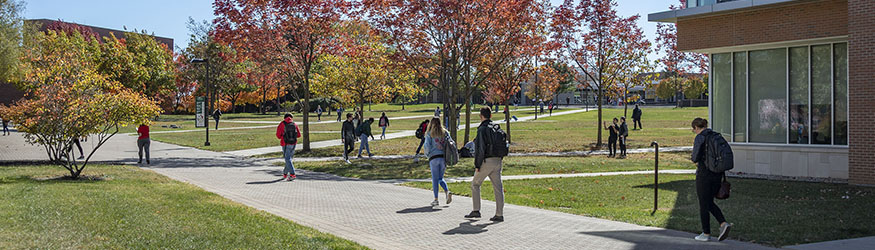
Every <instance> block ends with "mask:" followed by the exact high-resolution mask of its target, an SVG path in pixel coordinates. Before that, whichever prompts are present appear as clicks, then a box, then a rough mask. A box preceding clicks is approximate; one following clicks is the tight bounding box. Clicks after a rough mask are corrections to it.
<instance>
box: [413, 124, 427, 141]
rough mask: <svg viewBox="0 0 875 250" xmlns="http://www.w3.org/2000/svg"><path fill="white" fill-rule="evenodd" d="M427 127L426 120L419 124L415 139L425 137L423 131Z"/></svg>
mask: <svg viewBox="0 0 875 250" xmlns="http://www.w3.org/2000/svg"><path fill="white" fill-rule="evenodd" d="M427 126H428V120H425V121H423V122H422V123H420V124H419V128H417V129H416V139H422V137H423V136H424V135H425V130H426V128H427Z"/></svg>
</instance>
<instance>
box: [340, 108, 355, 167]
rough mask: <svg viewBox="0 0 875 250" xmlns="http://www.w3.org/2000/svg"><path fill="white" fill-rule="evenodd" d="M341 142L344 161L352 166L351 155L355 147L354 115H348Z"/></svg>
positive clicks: (342, 129) (341, 132)
mask: <svg viewBox="0 0 875 250" xmlns="http://www.w3.org/2000/svg"><path fill="white" fill-rule="evenodd" d="M340 141H341V142H343V160H344V161H346V163H347V164H350V162H349V153H352V151H353V150H354V147H355V125H353V123H352V114H346V121H344V122H343V125H342V126H341V129H340Z"/></svg>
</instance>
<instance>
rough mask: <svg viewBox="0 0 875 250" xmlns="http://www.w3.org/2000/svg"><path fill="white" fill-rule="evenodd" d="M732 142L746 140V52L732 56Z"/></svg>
mask: <svg viewBox="0 0 875 250" xmlns="http://www.w3.org/2000/svg"><path fill="white" fill-rule="evenodd" d="M732 64H733V69H732V82H733V87H732V90H733V99H734V100H733V102H734V104H733V110H734V111H735V114H734V115H733V122H732V123H733V124H732V128H733V129H734V130H733V133H734V135H733V141H735V142H746V141H747V138H746V137H745V135H746V134H747V107H746V106H745V105H747V52H736V53H735V54H734V55H733V60H732Z"/></svg>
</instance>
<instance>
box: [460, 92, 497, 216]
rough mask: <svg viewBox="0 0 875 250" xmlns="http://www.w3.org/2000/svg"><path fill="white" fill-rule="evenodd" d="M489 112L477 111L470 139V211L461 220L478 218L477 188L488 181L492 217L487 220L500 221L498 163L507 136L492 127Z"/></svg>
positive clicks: (484, 109) (493, 125) (485, 108)
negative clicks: (474, 132)
mask: <svg viewBox="0 0 875 250" xmlns="http://www.w3.org/2000/svg"><path fill="white" fill-rule="evenodd" d="M490 118H492V111H491V110H489V108H488V107H483V108H481V109H480V121H481V123H480V126H478V127H477V137H475V138H474V167H475V168H476V169H475V171H474V180H472V181H471V198H472V199H473V201H474V202H473V203H474V209H473V211H471V213H469V214H468V215H465V218H480V185H482V184H483V181H484V180H486V177H489V180H490V181H491V182H492V190H493V193H494V194H495V216H494V217H492V218H490V219H489V220H491V221H495V222H500V221H504V187H503V186H502V183H501V161H502V159H503V157H504V156H507V134H505V133H504V131H502V130H501V128H500V126H499V125H498V124H492V120H490Z"/></svg>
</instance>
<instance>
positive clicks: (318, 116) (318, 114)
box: [316, 105, 322, 122]
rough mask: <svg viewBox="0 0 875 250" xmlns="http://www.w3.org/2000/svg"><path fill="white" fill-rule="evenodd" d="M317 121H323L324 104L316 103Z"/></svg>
mask: <svg viewBox="0 0 875 250" xmlns="http://www.w3.org/2000/svg"><path fill="white" fill-rule="evenodd" d="M316 121H320V122H321V121H322V105H316Z"/></svg>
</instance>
